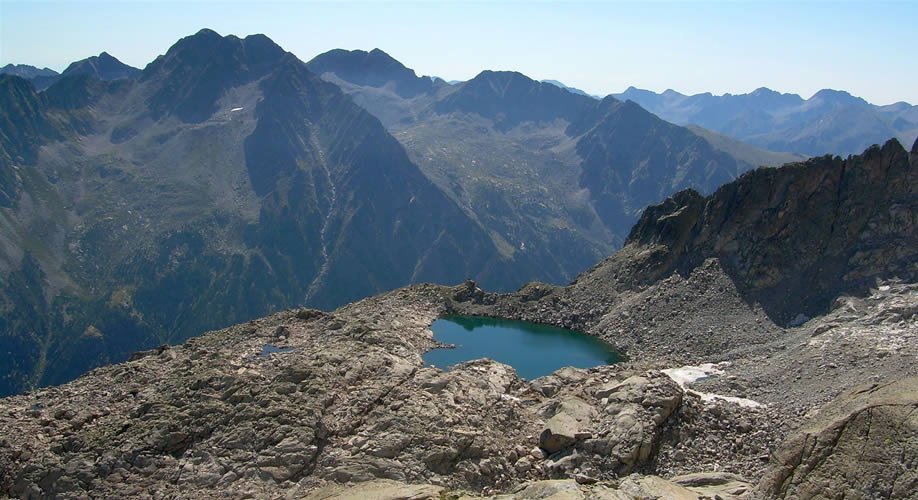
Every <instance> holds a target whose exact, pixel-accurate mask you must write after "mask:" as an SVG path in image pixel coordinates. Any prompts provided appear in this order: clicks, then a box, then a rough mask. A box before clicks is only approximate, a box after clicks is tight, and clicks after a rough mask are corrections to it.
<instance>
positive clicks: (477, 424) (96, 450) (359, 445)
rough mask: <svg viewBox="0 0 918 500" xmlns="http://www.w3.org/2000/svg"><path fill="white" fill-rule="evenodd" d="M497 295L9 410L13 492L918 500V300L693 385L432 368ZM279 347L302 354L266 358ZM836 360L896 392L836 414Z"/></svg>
mask: <svg viewBox="0 0 918 500" xmlns="http://www.w3.org/2000/svg"><path fill="white" fill-rule="evenodd" d="M492 298H493V299H500V300H504V301H508V300H517V299H518V298H519V296H490V295H488V294H484V293H483V292H481V291H480V290H477V289H475V288H474V285H473V284H471V283H469V284H466V285H463V286H459V287H455V288H446V287H436V286H418V287H412V288H408V289H403V290H399V291H396V292H393V293H390V294H386V295H382V296H378V297H374V298H371V299H366V300H363V301H360V302H357V303H355V304H352V305H349V306H346V307H344V308H342V309H339V310H338V311H335V312H334V313H321V312H318V311H314V310H300V311H290V312H287V313H281V314H277V315H274V316H271V317H267V318H264V319H261V320H258V321H254V322H250V323H246V324H242V325H238V326H235V327H232V328H229V329H226V330H223V331H219V332H213V333H210V334H207V335H204V336H202V337H200V338H197V339H194V340H191V341H189V342H188V343H186V344H184V345H181V346H176V347H172V348H164V349H162V350H156V351H153V352H147V353H143V355H138V357H137V358H138V359H135V360H133V361H130V362H127V363H124V364H121V365H115V366H111V367H106V368H102V369H98V370H96V371H94V372H92V373H91V374H89V375H87V376H85V377H82V378H80V379H79V380H77V381H75V382H73V383H70V384H67V385H64V386H60V387H54V388H49V389H45V390H42V391H38V392H36V393H32V394H29V395H24V396H16V397H12V398H7V399H5V400H2V402H0V428H2V430H3V432H2V435H3V436H4V438H3V441H2V444H0V446H2V447H0V467H2V469H0V472H2V475H0V479H2V482H0V486H2V488H3V491H4V492H6V494H8V495H10V496H13V497H35V498H38V497H43V496H57V497H74V498H76V497H84V496H87V495H92V496H103V497H112V496H134V495H136V496H151V497H157V498H162V497H175V496H181V497H213V496H225V497H234V498H235V497H302V496H316V497H319V498H347V497H349V496H350V497H356V498H360V497H369V496H371V495H377V497H378V498H403V497H411V496H412V495H416V496H417V497H419V498H424V497H432V498H440V497H441V495H447V494H450V495H451V494H456V495H459V494H466V493H468V494H475V495H493V494H512V495H514V496H516V497H519V498H546V497H548V496H549V495H560V496H556V497H552V498H581V497H584V498H646V497H652V496H657V497H660V498H703V497H704V496H705V495H707V496H708V497H709V498H715V497H714V495H715V494H716V495H719V496H720V497H721V498H733V497H743V496H744V495H745V496H755V495H762V496H787V497H790V498H793V497H798V496H799V497H810V496H813V495H814V494H823V493H824V492H833V494H832V495H828V497H832V498H862V497H865V495H866V494H867V493H868V492H870V493H871V494H873V495H874V496H876V497H890V496H892V497H897V498H903V497H908V496H909V495H913V494H914V491H915V490H916V487H918V483H916V481H918V477H916V476H915V463H914V460H915V457H916V456H918V454H916V452H918V412H915V409H916V408H918V390H916V389H918V382H916V381H915V379H909V380H903V381H898V382H889V381H890V380H896V379H899V378H901V377H902V375H903V374H904V373H905V372H911V373H912V374H915V373H914V371H915V366H916V363H915V360H916V357H918V342H915V339H914V336H915V335H916V333H915V332H916V331H918V325H916V321H918V319H916V316H915V312H916V311H918V290H916V288H915V287H914V286H908V285H899V284H893V285H890V286H882V287H881V289H879V290H877V291H876V292H875V293H874V294H873V295H872V296H870V297H868V298H864V299H851V300H840V301H839V307H838V308H836V310H835V311H834V312H832V313H831V314H829V315H827V316H825V317H824V318H821V319H817V320H813V321H811V322H809V323H807V324H805V325H803V326H802V327H800V328H795V329H789V330H783V329H777V327H775V326H774V325H770V326H769V327H768V328H769V329H770V331H771V330H776V331H777V333H776V334H775V335H776V337H775V340H774V341H775V342H781V343H783V347H781V348H780V349H776V350H773V349H771V348H770V347H763V348H762V349H758V350H755V349H754V350H751V351H750V352H749V353H747V354H746V355H744V356H742V357H741V358H738V359H736V360H735V361H734V362H733V364H730V365H727V364H723V365H721V368H722V369H723V370H724V372H725V373H724V374H723V375H721V376H719V377H716V378H715V379H713V380H712V381H711V382H710V383H708V384H705V383H696V384H694V385H689V386H688V389H687V390H683V389H682V388H680V386H679V385H678V384H677V383H676V382H674V381H673V380H672V379H671V378H670V377H668V376H667V375H665V374H663V373H661V372H660V370H659V369H660V368H664V367H668V366H666V363H665V362H662V361H659V360H653V359H648V360H646V361H645V360H642V361H640V362H631V363H625V364H621V365H616V366H607V367H600V368H596V369H591V370H575V369H564V370H561V371H559V372H556V373H555V374H553V375H551V376H548V377H543V378H540V379H536V380H534V381H531V382H527V381H524V380H520V379H519V378H517V377H516V375H515V374H514V372H513V370H512V369H511V368H509V367H507V366H505V365H501V364H498V363H495V362H491V361H478V362H471V363H468V364H465V365H463V366H461V367H459V368H456V369H454V370H452V371H450V372H442V371H440V370H438V369H434V368H428V367H424V366H423V364H422V361H421V354H422V353H423V352H424V350H426V349H428V348H429V347H431V346H433V345H434V343H433V341H432V338H431V337H432V334H431V332H430V330H429V329H428V326H429V325H430V323H431V322H432V321H433V320H434V319H435V318H436V317H438V316H440V315H442V314H445V313H447V312H451V311H462V310H469V309H475V310H479V311H481V310H482V309H488V308H490V307H494V306H489V305H488V304H487V303H488V302H492V300H491V299H492ZM494 302H496V300H495V301H494ZM713 306H715V307H716V306H717V304H716V303H715V304H713ZM614 314H618V313H614ZM751 314H752V313H751ZM599 324H604V323H603V322H600V323H599ZM717 326H718V325H712V328H714V327H717ZM890 336H891V337H894V338H896V339H898V340H897V342H895V343H894V342H892V341H891V340H890V338H888V337H890ZM265 344H271V345H274V346H277V347H284V348H287V347H289V348H292V350H291V351H288V352H279V353H272V354H268V355H265V356H262V355H260V353H261V352H262V349H263V346H264V345H265ZM827 349H829V350H830V351H827ZM831 350H834V351H831ZM827 354H831V355H832V358H833V359H835V360H836V363H844V362H845V359H844V358H842V356H843V355H845V354H847V355H850V356H856V357H857V358H858V359H862V360H869V361H865V362H866V363H869V373H871V374H872V377H873V378H874V379H875V380H876V381H877V383H876V384H874V385H873V386H871V387H869V388H866V389H865V388H861V389H859V390H858V391H859V392H857V393H856V394H855V395H853V396H842V397H841V398H840V399H837V400H836V401H835V402H833V403H830V404H829V405H828V406H826V409H825V410H818V409H819V408H820V407H821V405H822V400H823V399H836V398H835V397H834V396H835V395H836V394H837V393H839V392H842V391H844V390H845V389H848V388H849V385H850V384H852V383H853V382H855V380H850V379H848V378H846V377H844V376H828V377H827V376H823V375H822V371H824V370H837V371H838V372H841V373H844V372H847V371H848V369H847V368H846V367H841V368H840V369H839V368H838V367H836V368H830V367H829V366H827V365H821V364H816V363H813V362H812V359H813V358H814V357H818V356H826V355H827ZM709 360H711V359H710V358H699V359H698V362H702V361H709ZM832 373H834V372H832ZM788 377H792V378H794V379H797V380H798V382H796V383H793V382H791V383H789V382H788V380H786V379H787V378H788ZM798 377H799V379H798ZM890 384H891V385H890ZM808 387H810V388H811V389H808ZM700 392H702V393H709V392H716V393H720V394H723V395H728V396H741V397H744V398H748V399H751V400H754V401H757V402H760V403H763V404H762V406H758V407H751V406H747V405H741V404H736V403H733V402H729V401H724V400H721V399H718V398H713V399H712V398H704V399H703V398H702V397H700V396H699V393H700ZM874 399H876V400H875V401H874ZM806 413H809V415H807V416H806V417H804V414H806ZM800 423H803V425H804V427H803V430H802V431H800V432H798V433H796V434H795V433H791V434H789V435H790V437H789V438H787V439H785V437H786V436H787V435H788V434H787V432H788V430H789V429H792V428H796V427H797V426H798V425H799V424H800ZM860 472H864V473H869V476H863V477H859V473H860ZM634 474H638V475H634ZM664 478H666V479H664ZM759 478H764V479H762V480H761V481H758V480H759ZM852 478H854V479H852ZM868 478H869V481H868ZM547 480H552V481H548V482H546V481H547ZM864 481H868V482H869V484H868V483H865V482H864ZM757 482H758V484H756V483H757ZM408 483H410V485H409V484H408ZM756 488H757V489H756ZM820 492H823V493H820Z"/></svg>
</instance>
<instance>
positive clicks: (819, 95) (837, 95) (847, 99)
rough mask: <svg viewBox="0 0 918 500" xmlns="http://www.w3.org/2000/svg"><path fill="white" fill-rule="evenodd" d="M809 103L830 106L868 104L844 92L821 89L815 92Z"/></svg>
mask: <svg viewBox="0 0 918 500" xmlns="http://www.w3.org/2000/svg"><path fill="white" fill-rule="evenodd" d="M810 101H815V102H817V103H821V104H831V105H862V106H869V103H868V102H867V101H865V100H864V99H861V98H860V97H856V96H853V95H851V94H850V93H848V92H846V91H844V90H834V89H822V90H820V91H819V92H816V93H815V94H814V95H813V97H811V98H810Z"/></svg>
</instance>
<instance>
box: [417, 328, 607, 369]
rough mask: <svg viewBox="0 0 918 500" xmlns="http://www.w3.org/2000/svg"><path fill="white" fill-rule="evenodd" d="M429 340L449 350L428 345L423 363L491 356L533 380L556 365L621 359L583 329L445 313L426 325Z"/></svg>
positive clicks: (444, 365)
mask: <svg viewBox="0 0 918 500" xmlns="http://www.w3.org/2000/svg"><path fill="white" fill-rule="evenodd" d="M430 329H431V330H433V333H434V339H436V340H437V341H439V342H441V343H443V344H453V345H455V347H454V348H442V349H433V350H430V351H428V352H427V353H425V354H424V362H425V363H427V364H431V365H434V366H436V367H438V368H443V369H446V368H449V367H450V366H453V365H455V364H457V363H462V362H465V361H470V360H473V359H480V358H490V359H493V360H495V361H499V362H501V363H505V364H508V365H510V366H512V367H513V368H514V369H515V370H516V372H517V374H519V376H520V377H522V378H525V379H528V380H532V379H534V378H538V377H541V376H544V375H548V374H550V373H552V372H554V371H555V370H557V369H559V368H563V367H565V366H573V367H576V368H591V367H594V366H599V365H605V364H613V363H617V362H619V361H621V360H622V357H621V355H620V354H618V353H616V352H615V351H614V350H613V349H612V346H610V345H609V344H607V343H605V342H603V341H602V340H599V339H597V338H596V337H592V336H590V335H587V334H585V333H583V332H578V331H574V330H567V329H564V328H558V327H554V326H548V325H542V324H538V323H529V322H526V321H513V320H507V319H498V318H486V317H481V316H449V317H446V318H442V319H438V320H437V321H435V322H434V324H433V325H431V327H430Z"/></svg>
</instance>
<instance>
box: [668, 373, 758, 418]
mask: <svg viewBox="0 0 918 500" xmlns="http://www.w3.org/2000/svg"><path fill="white" fill-rule="evenodd" d="M727 366H730V363H727V362H724V363H717V364H714V363H704V364H701V365H694V366H692V365H688V366H682V367H679V368H667V369H665V370H660V371H662V372H663V373H665V374H666V375H667V376H668V377H669V378H671V379H673V382H675V383H676V384H678V385H679V387H681V388H682V390H683V391H685V392H686V393H689V394H694V395H696V396H698V397H699V398H701V400H702V401H707V402H710V401H714V400H717V399H719V400H721V401H726V402H728V403H733V404H737V405H740V406H745V407H747V408H755V407H758V406H762V403H759V402H758V401H753V400H751V399H746V398H738V397H735V396H721V395H720V394H711V393H709V392H701V391H696V390H694V389H689V388H688V386H689V385H691V384H693V383H695V382H697V381H699V380H701V379H703V378H707V377H714V376H717V375H723V374H724V370H723V368H725V367H727Z"/></svg>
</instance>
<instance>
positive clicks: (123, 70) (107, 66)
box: [61, 52, 140, 81]
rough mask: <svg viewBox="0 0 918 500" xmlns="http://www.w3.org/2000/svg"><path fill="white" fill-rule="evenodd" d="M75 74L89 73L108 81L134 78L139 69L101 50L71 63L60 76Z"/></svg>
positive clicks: (137, 74) (138, 73)
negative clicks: (94, 54) (95, 54)
mask: <svg viewBox="0 0 918 500" xmlns="http://www.w3.org/2000/svg"><path fill="white" fill-rule="evenodd" d="M75 75H90V76H92V77H94V78H98V79H99V80H103V81H109V80H120V79H122V78H136V77H138V76H139V75H140V70H139V69H137V68H134V67H132V66H128V65H127V64H124V63H123V62H121V61H119V60H118V59H116V58H115V57H113V56H112V55H111V54H109V53H108V52H102V53H101V54H99V55H97V56H92V57H88V58H86V59H82V60H80V61H76V62H73V63H71V64H70V66H67V69H65V70H64V72H63V73H61V76H62V77H68V76H75Z"/></svg>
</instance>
